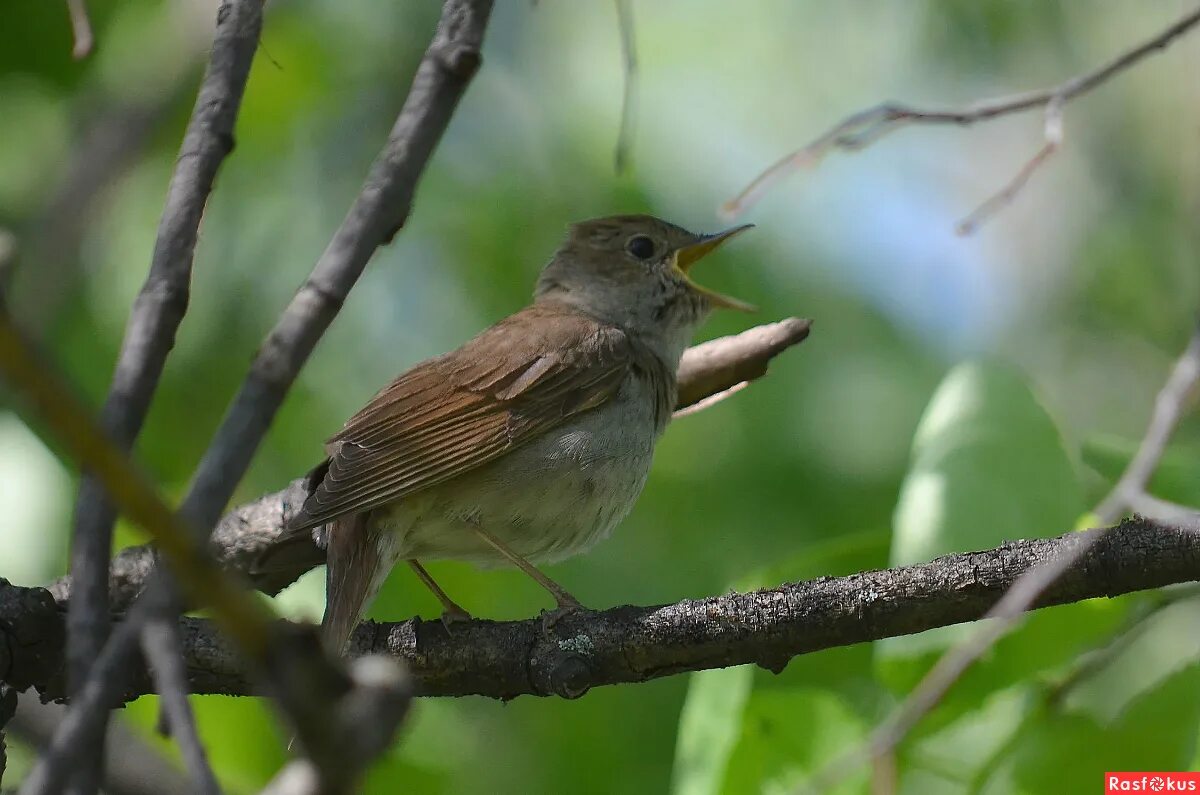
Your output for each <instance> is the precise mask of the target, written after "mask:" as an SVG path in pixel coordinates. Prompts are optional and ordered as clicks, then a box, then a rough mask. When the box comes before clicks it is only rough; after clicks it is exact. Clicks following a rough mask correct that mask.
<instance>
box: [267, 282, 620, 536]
mask: <svg viewBox="0 0 1200 795" xmlns="http://www.w3.org/2000/svg"><path fill="white" fill-rule="evenodd" d="M633 358H634V356H633V350H632V344H631V342H630V340H629V339H628V338H627V337H626V335H625V334H624V332H622V331H621V330H620V329H618V328H616V327H613V326H608V325H605V324H602V323H599V322H598V321H596V320H595V319H593V318H591V317H588V316H586V315H583V314H581V313H579V312H576V311H574V310H571V309H569V308H566V307H562V306H554V305H545V304H535V305H533V306H531V307H528V308H527V309H525V310H522V311H521V312H518V313H517V314H515V315H512V316H511V317H509V318H507V319H505V320H503V321H501V322H500V323H497V324H496V325H495V326H493V327H491V328H490V329H488V330H487V331H484V332H483V333H482V334H480V335H479V336H478V337H476V338H475V339H473V340H471V341H470V342H468V343H467V344H466V345H464V346H463V347H462V348H460V349H459V350H458V351H455V352H454V353H451V354H447V355H445V356H439V357H436V358H434V359H429V360H428V361H425V362H422V363H421V364H419V365H417V366H416V367H414V368H412V369H411V370H409V371H408V372H406V373H404V374H402V375H401V376H400V377H399V378H397V379H396V380H395V381H393V382H392V383H391V384H389V385H388V386H387V387H386V388H384V389H383V390H381V391H380V392H379V393H378V394H377V395H375V397H373V398H372V399H371V400H370V401H369V402H368V403H367V405H366V406H364V407H363V408H362V409H361V410H360V411H359V412H358V413H357V414H355V415H354V416H353V417H351V418H350V419H349V420H348V421H347V422H346V425H345V426H344V427H343V428H342V429H341V430H340V431H339V432H338V433H337V434H335V435H334V436H333V437H332V438H330V440H329V442H328V444H327V446H326V449H327V451H328V453H329V460H328V462H327V466H326V467H325V470H324V472H323V475H322V477H321V481H320V483H319V484H317V486H316V488H315V489H314V490H313V491H312V493H311V494H310V495H309V497H308V499H307V500H306V501H305V503H304V507H303V509H302V510H301V511H300V512H299V513H298V514H297V515H296V517H295V518H294V519H293V520H292V521H291V522H290V523H289V529H290V530H294V531H299V530H304V529H307V528H311V527H315V526H317V525H320V524H325V523H326V522H329V521H331V520H333V519H336V518H338V517H340V516H344V515H347V514H351V513H359V512H362V511H365V510H369V509H371V508H374V507H378V506H380V505H383V504H385V503H389V502H392V501H394V500H398V499H403V498H404V497H407V496H409V495H411V494H414V493H416V492H419V491H421V490H422V489H426V488H429V487H430V486H434V485H436V484H438V483H441V482H444V481H446V480H448V479H450V478H453V477H456V476H458V475H461V474H463V473H465V472H469V471H471V470H472V469H475V468H477V467H479V466H482V465H483V464H486V463H487V462H489V461H492V460H494V459H496V458H498V457H500V456H502V455H504V454H505V453H507V452H509V451H511V450H513V449H515V448H517V447H519V446H521V445H523V444H526V443H528V442H529V441H531V440H532V439H535V438H537V437H538V436H540V435H541V434H543V433H545V432H546V431H549V430H551V429H552V428H554V427H555V426H557V425H559V424H561V423H562V422H563V421H564V420H566V419H567V418H569V417H571V416H573V415H575V414H578V413H580V412H583V411H588V410H590V409H593V408H595V407H597V406H600V405H602V404H603V403H605V402H606V401H608V400H610V399H611V398H612V397H613V396H614V395H615V394H616V393H617V391H618V390H619V389H620V387H621V384H622V383H623V382H624V380H625V377H626V375H627V374H628V373H629V372H630V371H631V369H632V367H633ZM318 474H320V471H319V470H318Z"/></svg>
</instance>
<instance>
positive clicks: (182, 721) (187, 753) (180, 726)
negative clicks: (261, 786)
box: [142, 618, 221, 795]
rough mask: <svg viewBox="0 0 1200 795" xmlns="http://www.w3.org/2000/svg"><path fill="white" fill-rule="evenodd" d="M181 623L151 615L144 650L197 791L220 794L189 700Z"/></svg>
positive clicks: (144, 637) (143, 636) (143, 631)
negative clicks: (180, 633)
mask: <svg viewBox="0 0 1200 795" xmlns="http://www.w3.org/2000/svg"><path fill="white" fill-rule="evenodd" d="M182 650H183V643H182V639H181V637H180V635H179V624H177V623H176V622H175V621H165V620H163V619H161V618H159V619H152V620H150V621H149V622H147V623H146V626H145V628H144V629H143V630H142V651H143V652H144V653H145V655H146V663H147V665H148V667H149V668H150V671H151V673H152V674H153V676H154V684H155V689H156V690H157V691H158V694H159V697H160V702H159V703H160V705H161V707H162V714H163V715H164V716H165V718H166V721H167V725H166V728H168V729H169V730H170V732H171V736H172V737H174V738H175V742H176V743H177V744H178V745H179V750H180V752H181V753H182V755H183V762H184V764H185V765H186V766H187V769H188V774H189V775H190V776H191V778H192V787H193V791H194V792H195V793H197V794H198V795H220V792H221V787H220V785H219V784H218V783H217V777H216V776H215V775H213V771H212V767H211V766H210V765H209V763H208V755H207V754H206V753H205V752H204V746H203V744H202V743H201V742H200V735H199V733H198V732H197V731H196V717H195V715H194V714H193V713H192V705H191V704H190V703H188V683H187V670H186V669H185V668H184V665H183V657H182V656H181V654H182Z"/></svg>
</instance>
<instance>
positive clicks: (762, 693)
mask: <svg viewBox="0 0 1200 795" xmlns="http://www.w3.org/2000/svg"><path fill="white" fill-rule="evenodd" d="M870 725H871V724H870V722H869V721H866V720H864V719H863V718H861V717H860V716H859V715H857V714H855V712H854V711H853V710H852V709H850V708H849V707H848V706H847V705H846V704H845V703H844V702H843V701H842V700H841V699H840V698H839V697H838V696H837V695H836V694H835V693H831V692H829V691H827V690H818V689H815V688H788V689H779V688H773V689H769V690H756V691H755V692H754V693H753V694H752V695H751V696H750V700H749V702H748V703H747V704H746V709H745V712H744V720H743V722H742V727H741V736H740V738H739V739H738V743H737V746H736V747H735V748H734V751H733V755H732V757H731V758H730V760H729V765H728V768H727V770H726V772H725V779H724V782H723V783H722V786H721V788H720V789H719V791H720V792H721V793H724V795H741V793H745V794H746V795H750V794H751V793H754V794H755V795H757V794H758V793H770V794H772V795H773V794H774V793H779V794H780V795H783V794H784V793H792V792H795V791H796V788H797V787H798V786H799V785H800V784H802V783H803V782H804V781H805V780H806V779H808V778H810V777H812V776H813V775H815V774H817V773H818V772H820V771H821V770H822V769H823V767H824V765H826V764H827V763H829V762H830V761H831V760H833V759H836V758H837V757H838V755H840V754H842V753H845V752H846V751H847V750H848V749H850V748H853V747H854V746H856V745H858V744H859V743H861V742H862V741H863V740H864V739H865V738H866V736H867V732H868V731H869V729H870ZM867 776H868V773H867V771H865V770H857V771H854V772H853V773H852V774H850V775H849V776H848V777H847V778H846V779H845V780H844V781H843V782H842V783H841V784H840V786H838V787H835V788H833V789H831V790H828V791H829V792H834V793H838V792H846V793H849V792H855V793H857V792H863V791H864V790H865V787H866V783H867Z"/></svg>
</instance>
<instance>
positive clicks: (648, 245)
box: [625, 235, 654, 259]
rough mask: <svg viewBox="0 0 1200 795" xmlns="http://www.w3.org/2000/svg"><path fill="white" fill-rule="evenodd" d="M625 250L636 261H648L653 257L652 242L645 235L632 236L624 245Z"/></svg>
mask: <svg viewBox="0 0 1200 795" xmlns="http://www.w3.org/2000/svg"><path fill="white" fill-rule="evenodd" d="M625 250H626V251H628V252H629V253H630V254H632V255H633V256H635V257H637V258H638V259H650V258H651V257H653V256H654V241H653V240H651V239H650V238H648V237H646V236H645V235H634V236H633V237H631V238H629V242H628V243H626V244H625Z"/></svg>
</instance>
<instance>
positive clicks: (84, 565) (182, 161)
mask: <svg viewBox="0 0 1200 795" xmlns="http://www.w3.org/2000/svg"><path fill="white" fill-rule="evenodd" d="M261 31H262V2H261V0H227V2H224V3H222V5H221V8H220V9H219V11H218V12H217V20H216V33H215V35H214V39H213V49H212V57H211V59H210V61H209V64H208V67H207V69H206V71H205V75H204V79H203V81H202V82H201V84H200V90H199V92H198V95H197V97H196V104H195V107H194V109H193V111H192V117H191V120H190V121H189V122H188V127H187V131H186V132H185V134H184V138H183V143H182V145H181V146H180V150H179V156H178V158H177V161H176V166H175V172H174V173H173V174H172V176H171V182H170V184H169V186H168V188H167V200H166V204H165V207H164V209H163V214H162V219H161V220H160V222H159V226H158V236H157V239H156V241H155V245H154V253H153V255H152V257H151V261H150V272H149V275H148V276H147V277H146V282H145V284H144V285H143V286H142V289H141V291H140V292H139V294H138V297H137V299H136V300H135V301H134V305H133V309H132V311H131V312H130V316H129V322H128V324H127V326H126V329H125V337H124V339H123V340H122V343H121V352H120V354H119V355H118V357H117V363H116V367H115V369H114V371H113V380H112V384H111V385H110V387H109V392H108V397H107V398H106V399H105V402H104V407H103V409H102V410H101V413H100V422H101V426H102V427H103V428H104V430H105V432H106V433H107V434H108V435H109V436H110V437H111V438H112V439H113V440H114V441H115V442H116V443H117V444H118V445H119V446H120V448H121V449H123V450H129V449H131V448H132V446H133V442H134V440H135V439H136V438H137V435H138V433H139V431H140V430H141V428H142V424H143V423H144V422H145V419H146V415H147V413H148V412H149V409H150V402H151V400H152V399H153V397H154V393H155V391H156V389H157V387H158V382H159V379H160V377H161V376H162V372H163V368H164V366H165V364H166V360H167V356H168V354H169V353H170V352H171V349H172V347H174V344H175V333H176V331H177V329H178V328H179V324H180V322H181V321H182V320H183V316H184V313H185V312H186V311H187V303H188V290H189V284H190V281H191V273H192V260H193V256H194V253H195V248H196V238H197V235H198V230H199V226H200V219H201V217H202V215H203V213H204V205H205V203H206V201H207V199H208V195H209V194H210V193H211V192H212V186H213V181H214V180H215V179H216V174H217V171H218V169H219V168H220V166H221V163H222V162H223V161H224V159H225V157H226V156H227V155H228V154H229V152H230V151H231V149H232V148H233V129H234V125H235V123H236V120H237V114H238V109H239V107H240V105H241V100H242V95H243V93H244V91H245V87H246V81H247V79H248V77H249V74H250V65H251V62H252V61H253V58H254V52H255V50H256V49H257V47H258V40H259V35H260V33H261ZM115 519H116V511H115V510H114V508H113V504H112V501H111V500H110V498H109V496H108V495H107V494H106V493H105V491H104V489H103V487H102V486H101V485H100V483H99V482H98V481H97V480H96V479H95V478H94V477H92V476H90V475H86V474H85V476H84V478H83V482H82V484H81V486H80V490H79V499H78V501H77V503H76V510H75V518H74V527H73V529H72V545H71V572H72V577H73V578H74V582H75V583H76V592H77V596H78V598H76V599H74V600H72V601H71V604H70V607H69V617H70V622H69V633H70V638H71V665H70V668H69V676H70V681H71V682H73V683H74V687H77V688H82V687H83V682H84V679H85V677H86V676H87V672H88V670H89V668H90V667H91V664H92V661H93V660H95V659H96V657H97V655H98V654H99V652H100V648H101V646H102V645H103V643H104V641H105V639H106V637H107V636H108V616H109V598H108V561H109V558H110V556H111V555H112V529H113V523H114V521H115ZM99 720H100V723H99V724H98V726H97V727H96V734H95V735H94V737H93V739H94V742H93V743H84V744H83V745H85V746H87V747H89V748H92V749H94V754H93V755H92V757H91V758H90V759H88V758H85V757H81V758H80V760H79V761H78V763H77V764H78V769H79V771H80V773H79V775H83V776H87V778H88V779H89V781H90V783H89V784H88V785H86V786H85V787H84V788H85V789H86V790H87V791H94V789H95V787H96V786H98V785H99V773H98V771H97V770H96V769H95V768H96V767H97V766H98V765H99V760H100V759H101V758H102V754H103V737H104V735H103V732H104V725H103V720H104V719H103V717H101V718H100V719H99Z"/></svg>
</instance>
